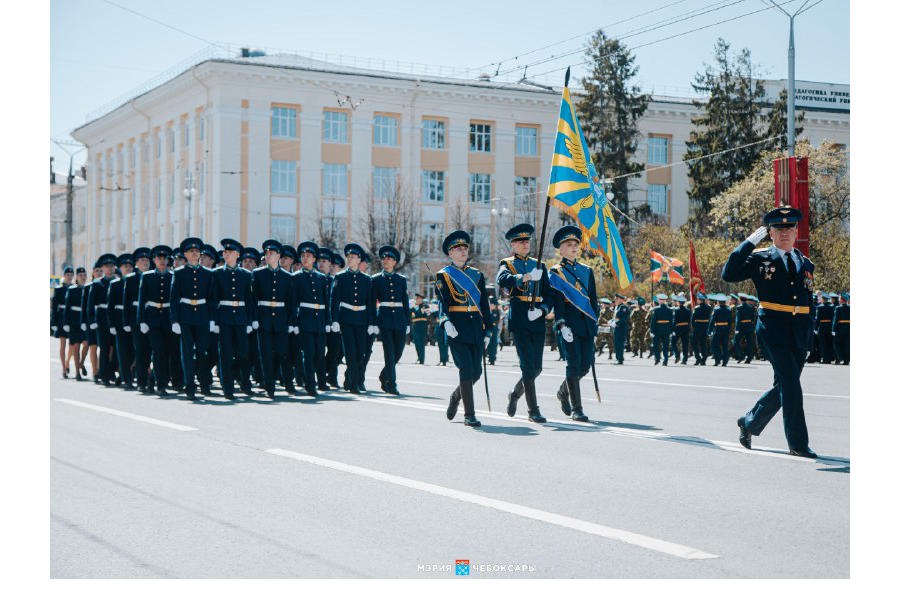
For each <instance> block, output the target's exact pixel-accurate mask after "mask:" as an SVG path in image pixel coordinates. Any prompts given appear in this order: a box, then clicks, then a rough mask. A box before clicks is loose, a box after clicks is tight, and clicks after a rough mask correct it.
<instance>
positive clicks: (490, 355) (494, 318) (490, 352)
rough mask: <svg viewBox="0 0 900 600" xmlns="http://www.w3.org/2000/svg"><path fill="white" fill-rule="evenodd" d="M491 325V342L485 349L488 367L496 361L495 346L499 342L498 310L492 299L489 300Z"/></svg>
mask: <svg viewBox="0 0 900 600" xmlns="http://www.w3.org/2000/svg"><path fill="white" fill-rule="evenodd" d="M491 323H493V326H492V327H491V341H490V342H488V347H487V360H488V364H489V365H492V364H494V363H495V362H496V361H497V346H498V342H499V341H500V309H499V308H497V303H496V302H495V301H494V299H493V298H491Z"/></svg>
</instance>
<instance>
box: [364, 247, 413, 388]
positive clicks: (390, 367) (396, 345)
mask: <svg viewBox="0 0 900 600" xmlns="http://www.w3.org/2000/svg"><path fill="white" fill-rule="evenodd" d="M378 256H379V258H381V259H382V260H383V259H384V258H386V257H391V258H393V259H394V260H396V261H397V262H398V263H399V262H400V251H399V250H397V249H396V248H394V247H393V246H382V247H381V248H379V249H378ZM372 294H373V296H374V299H375V302H376V304H377V310H378V314H377V316H376V317H375V325H376V326H377V327H378V331H379V334H380V335H381V345H382V347H383V348H384V368H383V369H382V370H381V373H380V374H379V375H378V380H379V381H380V382H381V389H382V390H383V391H385V392H387V393H389V394H397V395H399V394H400V392H399V391H398V390H397V363H398V362H400V357H401V356H403V349H404V347H405V346H406V334H407V333H408V332H409V330H410V320H409V292H408V291H407V289H406V277H404V276H403V275H400V274H399V273H394V272H391V273H388V272H387V271H382V272H381V273H378V274H376V275H375V276H373V277H372Z"/></svg>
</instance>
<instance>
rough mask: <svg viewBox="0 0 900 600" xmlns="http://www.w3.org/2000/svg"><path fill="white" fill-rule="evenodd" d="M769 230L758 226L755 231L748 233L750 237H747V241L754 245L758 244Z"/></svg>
mask: <svg viewBox="0 0 900 600" xmlns="http://www.w3.org/2000/svg"><path fill="white" fill-rule="evenodd" d="M768 233H769V231H768V229H766V228H765V227H760V228H759V229H757V230H756V231H754V232H753V233H751V234H750V237H748V238H747V241H748V242H750V243H751V244H753V245H754V246H757V245H759V243H760V242H761V241H763V239H764V238H765V237H766V235H768Z"/></svg>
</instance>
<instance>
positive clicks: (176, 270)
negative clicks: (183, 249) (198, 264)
mask: <svg viewBox="0 0 900 600" xmlns="http://www.w3.org/2000/svg"><path fill="white" fill-rule="evenodd" d="M184 267H185V265H181V266H180V267H175V273H177V272H178V271H180V270H182V269H183V268H184Z"/></svg>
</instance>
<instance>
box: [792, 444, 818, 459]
mask: <svg viewBox="0 0 900 600" xmlns="http://www.w3.org/2000/svg"><path fill="white" fill-rule="evenodd" d="M791 456H802V457H803V458H818V457H819V455H818V454H816V453H815V452H813V451H812V450H810V449H809V446H807V447H806V448H791Z"/></svg>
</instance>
